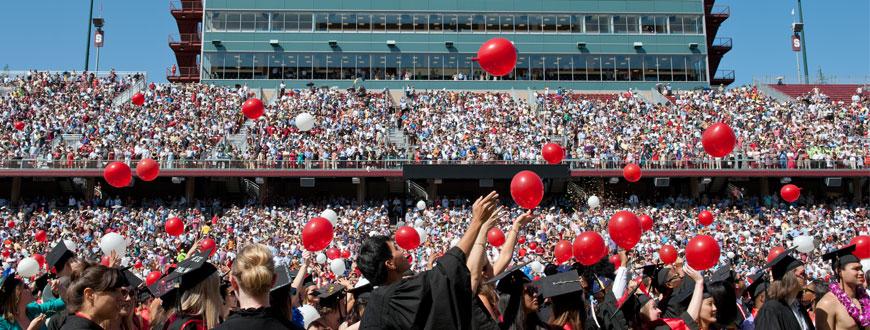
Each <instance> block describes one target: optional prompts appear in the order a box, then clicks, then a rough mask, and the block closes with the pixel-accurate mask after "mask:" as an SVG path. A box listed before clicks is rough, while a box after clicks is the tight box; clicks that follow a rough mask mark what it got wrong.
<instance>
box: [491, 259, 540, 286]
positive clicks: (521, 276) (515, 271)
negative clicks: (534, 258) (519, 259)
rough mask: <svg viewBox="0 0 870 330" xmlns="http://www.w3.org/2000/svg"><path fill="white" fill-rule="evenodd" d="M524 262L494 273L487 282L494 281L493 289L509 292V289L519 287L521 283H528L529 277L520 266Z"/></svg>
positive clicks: (522, 265) (523, 265)
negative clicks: (496, 273)
mask: <svg viewBox="0 0 870 330" xmlns="http://www.w3.org/2000/svg"><path fill="white" fill-rule="evenodd" d="M525 266H526V264H519V265H516V266H513V267H511V268H509V269H508V270H506V271H504V272H502V273H501V274H498V275H496V276H495V277H493V278H492V279H491V280H489V282H488V283H496V282H498V283H496V285H495V289H496V290H498V291H499V292H510V291H512V290H511V289H514V290H516V287H521V286H522V285H523V284H526V283H530V282H531V279H529V277H528V276H526V273H523V271H522V268H523V267H525Z"/></svg>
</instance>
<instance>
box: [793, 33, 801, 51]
mask: <svg viewBox="0 0 870 330" xmlns="http://www.w3.org/2000/svg"><path fill="white" fill-rule="evenodd" d="M791 50H793V51H796V52H799V51H801V37H800V36H799V35H797V34H794V35H792V36H791Z"/></svg>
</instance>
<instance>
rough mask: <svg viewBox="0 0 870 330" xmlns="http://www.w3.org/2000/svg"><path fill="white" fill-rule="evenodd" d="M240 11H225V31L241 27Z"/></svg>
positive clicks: (236, 30) (232, 30)
mask: <svg viewBox="0 0 870 330" xmlns="http://www.w3.org/2000/svg"><path fill="white" fill-rule="evenodd" d="M241 23H242V13H227V30H226V31H227V32H238V31H239V30H240V29H241Z"/></svg>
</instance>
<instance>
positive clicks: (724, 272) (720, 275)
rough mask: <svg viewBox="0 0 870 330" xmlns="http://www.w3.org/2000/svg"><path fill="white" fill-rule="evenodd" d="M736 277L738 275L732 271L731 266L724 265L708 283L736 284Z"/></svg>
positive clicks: (711, 276)
mask: <svg viewBox="0 0 870 330" xmlns="http://www.w3.org/2000/svg"><path fill="white" fill-rule="evenodd" d="M736 277H737V274H735V273H734V271H733V270H731V266H728V265H723V266H722V267H719V269H716V271H715V272H714V273H713V275H710V279H709V280H708V281H706V283H717V282H734V279H735V278H736Z"/></svg>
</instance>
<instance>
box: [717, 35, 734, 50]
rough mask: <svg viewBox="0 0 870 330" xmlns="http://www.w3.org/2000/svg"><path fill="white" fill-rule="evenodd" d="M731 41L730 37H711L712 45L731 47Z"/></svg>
mask: <svg viewBox="0 0 870 330" xmlns="http://www.w3.org/2000/svg"><path fill="white" fill-rule="evenodd" d="M731 42H732V40H731V38H730V37H717V38H716V39H713V47H728V48H731V47H732V44H731Z"/></svg>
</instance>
